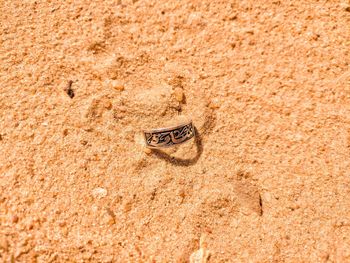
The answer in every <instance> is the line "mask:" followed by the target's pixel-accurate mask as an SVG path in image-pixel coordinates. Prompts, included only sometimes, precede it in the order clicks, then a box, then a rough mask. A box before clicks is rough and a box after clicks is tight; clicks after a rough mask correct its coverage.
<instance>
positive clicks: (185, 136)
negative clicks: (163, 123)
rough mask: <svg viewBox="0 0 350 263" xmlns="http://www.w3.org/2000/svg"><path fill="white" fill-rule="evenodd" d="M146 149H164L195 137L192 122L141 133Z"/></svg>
mask: <svg viewBox="0 0 350 263" xmlns="http://www.w3.org/2000/svg"><path fill="white" fill-rule="evenodd" d="M143 133H144V136H145V140H146V146H147V147H148V148H164V147H171V146H175V145H178V144H181V143H184V142H186V141H188V140H190V139H191V138H193V137H194V136H195V129H194V126H193V124H192V121H189V122H187V123H184V124H180V125H177V126H173V127H167V128H160V129H152V130H145V131H143Z"/></svg>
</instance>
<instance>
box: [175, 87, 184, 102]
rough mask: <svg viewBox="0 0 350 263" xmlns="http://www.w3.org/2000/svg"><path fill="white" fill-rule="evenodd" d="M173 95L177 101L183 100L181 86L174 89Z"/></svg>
mask: <svg viewBox="0 0 350 263" xmlns="http://www.w3.org/2000/svg"><path fill="white" fill-rule="evenodd" d="M174 96H175V99H176V100H177V101H178V102H182V101H183V100H184V91H183V89H182V88H179V87H177V88H175V89H174Z"/></svg>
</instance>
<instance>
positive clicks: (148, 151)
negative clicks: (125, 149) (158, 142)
mask: <svg viewBox="0 0 350 263" xmlns="http://www.w3.org/2000/svg"><path fill="white" fill-rule="evenodd" d="M143 151H144V153H145V154H151V153H152V150H151V149H150V148H147V147H145V148H144V149H143Z"/></svg>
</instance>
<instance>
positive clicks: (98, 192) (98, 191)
mask: <svg viewBox="0 0 350 263" xmlns="http://www.w3.org/2000/svg"><path fill="white" fill-rule="evenodd" d="M92 195H93V197H95V198H103V197H106V196H107V190H106V189H104V188H101V187H97V188H95V189H94V190H92Z"/></svg>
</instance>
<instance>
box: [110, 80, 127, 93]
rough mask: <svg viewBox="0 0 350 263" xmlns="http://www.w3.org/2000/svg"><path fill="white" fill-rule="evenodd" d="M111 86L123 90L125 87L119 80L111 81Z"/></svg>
mask: <svg viewBox="0 0 350 263" xmlns="http://www.w3.org/2000/svg"><path fill="white" fill-rule="evenodd" d="M111 86H112V88H113V89H115V90H117V91H123V90H124V89H125V87H124V85H122V84H121V83H120V82H119V81H118V80H113V81H111Z"/></svg>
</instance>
